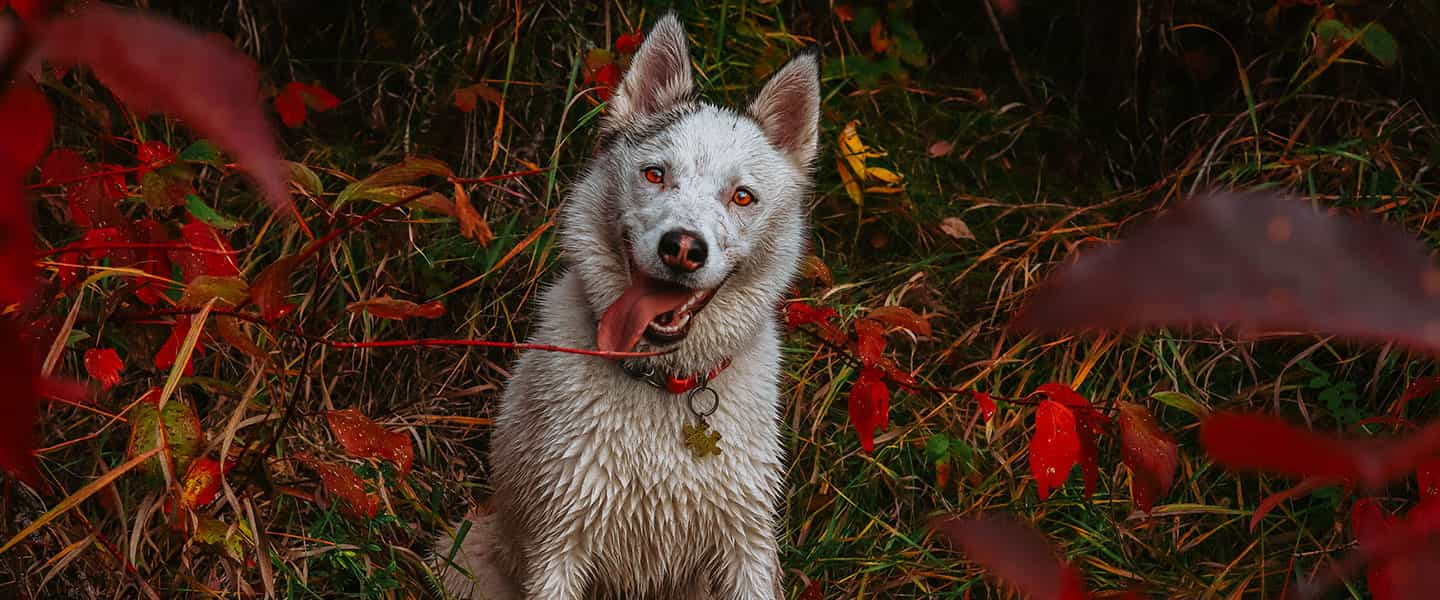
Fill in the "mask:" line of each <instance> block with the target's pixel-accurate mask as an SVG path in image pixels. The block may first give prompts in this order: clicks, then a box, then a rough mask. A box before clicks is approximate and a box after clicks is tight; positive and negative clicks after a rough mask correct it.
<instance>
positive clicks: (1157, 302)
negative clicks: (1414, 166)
mask: <svg viewBox="0 0 1440 600" xmlns="http://www.w3.org/2000/svg"><path fill="white" fill-rule="evenodd" d="M1437 296H1440V269H1436V268H1435V267H1434V266H1433V265H1432V263H1431V261H1430V259H1429V252H1428V250H1427V249H1426V248H1425V246H1424V244H1422V243H1420V242H1419V241H1418V240H1416V239H1415V237H1414V236H1413V235H1412V234H1410V233H1408V232H1406V231H1404V230H1403V229H1401V228H1398V227H1395V226H1392V225H1387V224H1383V223H1379V222H1375V221H1371V220H1368V219H1362V218H1358V217H1354V218H1349V217H1338V216H1329V215H1326V214H1325V213H1322V212H1318V211H1316V210H1314V209H1313V208H1311V207H1310V205H1309V204H1308V203H1306V202H1302V201H1300V200H1298V199H1295V198H1292V197H1286V196H1280V195H1276V194H1271V193H1261V192H1251V193H1212V194H1208V195H1205V196H1201V197H1197V198H1194V199H1191V200H1189V201H1187V202H1184V203H1182V204H1181V205H1180V206H1179V207H1177V208H1174V209H1171V210H1168V211H1166V212H1165V213H1164V214H1162V215H1160V216H1159V217H1158V218H1156V219H1155V220H1154V221H1152V222H1151V223H1149V224H1147V225H1146V226H1144V227H1141V228H1139V229H1137V230H1136V231H1135V232H1134V233H1133V234H1132V235H1130V236H1129V237H1128V238H1127V239H1125V240H1123V241H1120V242H1118V243H1115V244H1111V245H1108V246H1105V247H1102V248H1098V249H1096V250H1093V251H1090V252H1088V253H1086V254H1084V255H1082V256H1081V257H1080V259H1079V260H1077V261H1076V262H1074V263H1071V264H1068V265H1065V266H1063V267H1061V268H1059V269H1058V270H1057V271H1056V272H1055V274H1054V275H1052V276H1051V277H1050V278H1049V280H1048V281H1047V282H1045V283H1043V284H1042V285H1041V286H1040V287H1039V288H1038V289H1037V290H1036V291H1035V292H1034V294H1033V295H1032V296H1031V298H1030V301H1029V303H1028V305H1027V306H1026V307H1025V308H1024V309H1023V310H1022V311H1021V314H1020V316H1019V317H1017V319H1016V321H1015V323H1014V325H1015V326H1016V327H1017V328H1021V329H1026V330H1039V331H1058V330H1081V329H1096V328H1098V329H1117V330H1133V329H1137V328H1142V327H1154V326H1176V327H1186V326H1194V325H1199V324H1206V323H1221V324H1228V325H1232V326H1236V327H1239V328H1243V329H1246V330H1252V331H1309V332H1317V333H1326V334H1335V335H1339V336H1344V337H1351V338H1358V339H1367V340H1379V341H1385V342H1390V341H1395V342H1398V343H1400V344H1401V345H1404V346H1406V347H1409V348H1414V349H1419V350H1425V351H1434V350H1437V349H1440V303H1437V302H1435V300H1436V298H1437Z"/></svg>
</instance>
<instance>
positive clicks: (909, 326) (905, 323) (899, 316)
mask: <svg viewBox="0 0 1440 600" xmlns="http://www.w3.org/2000/svg"><path fill="white" fill-rule="evenodd" d="M865 318H867V319H874V320H876V321H879V322H881V323H884V324H886V325H889V326H891V327H899V328H901V329H904V330H906V331H909V332H911V333H913V334H915V335H919V336H924V337H929V336H930V322H929V321H927V320H925V318H924V317H922V316H920V315H918V314H915V311H913V310H910V309H908V308H905V307H903V306H881V307H880V308H876V309H874V310H871V311H870V312H868V313H865Z"/></svg>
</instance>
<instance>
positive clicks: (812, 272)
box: [800, 254, 835, 287]
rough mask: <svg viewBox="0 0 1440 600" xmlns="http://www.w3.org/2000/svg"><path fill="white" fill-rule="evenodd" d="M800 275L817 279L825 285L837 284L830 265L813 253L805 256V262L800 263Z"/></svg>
mask: <svg viewBox="0 0 1440 600" xmlns="http://www.w3.org/2000/svg"><path fill="white" fill-rule="evenodd" d="M800 276H801V277H804V278H806V279H816V280H819V281H820V283H823V284H825V287H830V286H833V285H835V278H834V276H832V275H831V274H830V267H828V266H826V265H825V261H823V260H820V257H818V256H815V255H814V254H811V255H809V256H806V257H805V262H803V263H801V264H800Z"/></svg>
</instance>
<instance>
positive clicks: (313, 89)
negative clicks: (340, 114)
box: [291, 82, 340, 112]
mask: <svg viewBox="0 0 1440 600" xmlns="http://www.w3.org/2000/svg"><path fill="white" fill-rule="evenodd" d="M291 85H298V86H299V87H300V97H301V98H304V99H305V106H308V107H310V109H311V110H313V111H315V112H325V111H327V110H330V109H332V108H335V107H337V106H340V99H339V98H336V97H335V94H332V93H330V91H329V90H326V89H325V88H323V87H320V86H318V85H308V84H304V83H293V82H292V83H291Z"/></svg>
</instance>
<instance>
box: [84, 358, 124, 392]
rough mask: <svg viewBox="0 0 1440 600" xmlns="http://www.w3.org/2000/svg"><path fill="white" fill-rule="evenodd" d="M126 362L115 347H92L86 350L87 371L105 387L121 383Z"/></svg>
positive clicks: (108, 387)
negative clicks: (121, 373)
mask: <svg viewBox="0 0 1440 600" xmlns="http://www.w3.org/2000/svg"><path fill="white" fill-rule="evenodd" d="M124 368H125V363H124V362H122V361H121V360H120V355H119V354H116V353H115V349H114V348H91V349H89V350H86V351H85V372H87V373H89V374H90V377H91V378H93V379H95V381H98V382H100V385H101V386H104V388H105V389H107V390H108V389H110V387H111V386H113V385H115V384H117V383H120V371H121V369H124Z"/></svg>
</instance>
